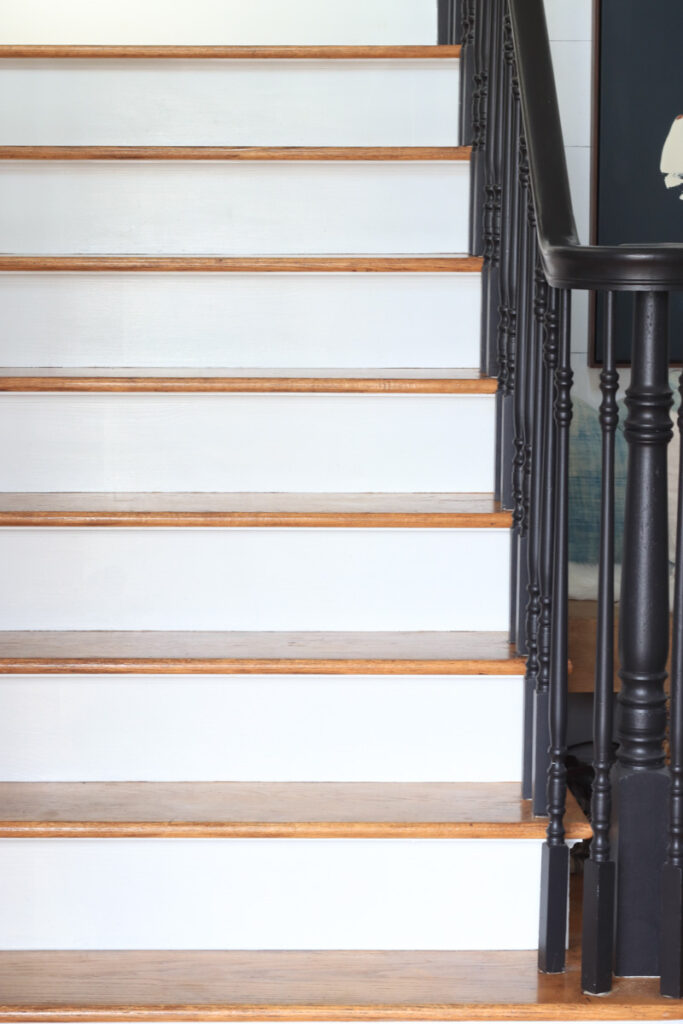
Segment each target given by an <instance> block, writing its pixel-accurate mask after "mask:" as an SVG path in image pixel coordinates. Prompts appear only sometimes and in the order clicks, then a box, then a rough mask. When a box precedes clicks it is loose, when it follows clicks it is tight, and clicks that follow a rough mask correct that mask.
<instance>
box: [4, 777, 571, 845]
mask: <svg viewBox="0 0 683 1024" xmlns="http://www.w3.org/2000/svg"><path fill="white" fill-rule="evenodd" d="M565 821H566V826H567V835H568V837H569V838H572V839H581V838H588V837H590V834H591V833H590V827H589V825H588V823H587V822H586V820H585V818H584V816H583V815H582V813H581V811H580V810H579V808H578V805H577V804H576V802H575V801H574V800H573V798H571V799H570V800H569V802H568V810H567V817H566V819H565ZM545 827H546V821H545V819H541V818H534V817H533V814H532V809H531V802H530V801H525V800H521V799H520V797H519V784H518V783H516V782H496V783H481V782H480V783H448V782H436V783H402V782H389V783H386V782H385V783H377V782H352V783H348V782H28V783H23V782H19V783H17V782H14V783H0V838H3V839H14V838H103V837H117V838H118V837H128V838H142V837H145V838H268V839H270V838H278V839H316V838H344V839H351V838H373V839H375V838H380V839H385V838H386V839H388V838H422V839H511V838H521V839H541V840H542V839H543V838H544V836H545Z"/></svg>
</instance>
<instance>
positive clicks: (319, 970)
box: [0, 876, 680, 1024]
mask: <svg viewBox="0 0 683 1024" xmlns="http://www.w3.org/2000/svg"><path fill="white" fill-rule="evenodd" d="M571 901H572V924H571V928H570V946H569V953H568V957H567V971H566V973H565V974H539V973H538V954H537V953H536V952H535V951H533V950H524V951H518V950H514V951H460V952H452V953H451V952H386V951H369V952H365V951H364V952H358V951H333V952H328V951H316V952H310V951H302V952H299V951H296V952H289V951H286V952H260V951H259V952H242V951H238V952H194V951H193V952H185V951H170V952H167V951H163V952H155V951H151V952H149V951H142V952H12V953H0V992H2V995H1V996H0V1022H6V1024H15V1022H19V1021H27V1020H30V1021H36V1022H55V1024H56V1022H58V1021H77V1022H80V1021H83V1022H86V1021H105V1020H106V1021H150V1022H151V1021H155V1022H161V1021H264V1020H269V1021H337V1020H349V1021H378V1020H384V1021H402V1020H404V1021H415V1020H424V1021H494V1020H501V1021H514V1020H517V1021H532V1020H539V1021H549V1020H556V1021H557V1020H560V1021H561V1020H583V1021H591V1020H623V1021H626V1020H629V1021H632V1020H679V1019H680V1007H679V1004H678V1002H677V1001H676V1000H673V999H666V998H663V997H662V996H660V995H659V979H657V978H615V979H614V987H613V990H612V993H611V995H610V997H609V999H605V998H604V996H589V995H585V994H584V993H583V992H582V990H581V964H580V952H581V951H580V901H581V887H580V885H579V879H578V878H577V877H576V876H573V877H572V880H571Z"/></svg>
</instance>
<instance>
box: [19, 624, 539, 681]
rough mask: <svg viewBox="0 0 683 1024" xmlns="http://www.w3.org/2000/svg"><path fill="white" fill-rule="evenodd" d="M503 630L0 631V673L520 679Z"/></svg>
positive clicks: (519, 661)
mask: <svg viewBox="0 0 683 1024" xmlns="http://www.w3.org/2000/svg"><path fill="white" fill-rule="evenodd" d="M524 671H525V661H524V659H523V658H519V657H517V656H516V655H515V653H514V651H513V649H512V647H511V646H510V644H509V642H508V639H507V634H505V633H443V632H440V633H439V632H419V633H410V632H404V633H376V632H375V633H373V632H362V633H343V632H335V633H313V632H310V633H284V632H282V633H274V632H270V633H266V632H261V633H259V632H242V633H240V632H232V633H228V632H226V633H217V632H168V631H166V632H154V631H148V632H139V633H131V632H102V631H97V630H92V631H88V632H71V631H62V632H54V631H53V632H39V631H30V632H9V631H6V632H0V674H11V675H17V674H33V673H38V674H41V675H52V674H64V673H68V674H74V675H83V674H106V675H121V674H127V673H135V674H138V675H139V674H146V675H179V674H180V675H188V674H195V675H215V674H229V675H280V674H286V675H495V676H508V675H511V676H519V675H524Z"/></svg>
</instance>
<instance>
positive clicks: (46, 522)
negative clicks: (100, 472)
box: [0, 492, 512, 529]
mask: <svg viewBox="0 0 683 1024" xmlns="http://www.w3.org/2000/svg"><path fill="white" fill-rule="evenodd" d="M511 522H512V513H510V512H505V511H503V510H502V509H501V507H500V503H499V502H497V501H494V499H493V496H492V495H490V494H389V493H387V494H276V493H271V494H268V493H258V492H254V493H244V494H238V493H234V494H200V493H187V494H178V493H176V494H168V493H150V494H142V493H141V494H137V493H131V492H122V493H112V494H106V493H74V492H70V493H63V494H59V493H46V492H45V493H43V492H41V493H26V494H20V493H9V492H5V493H0V526H159V527H178V526H216V527H218V526H220V527H240V526H241V527H396V528H406V527H427V528H430V527H431V528H434V527H443V528H456V529H457V528H461V529H462V528H475V529H482V528H506V527H509V526H510V525H511Z"/></svg>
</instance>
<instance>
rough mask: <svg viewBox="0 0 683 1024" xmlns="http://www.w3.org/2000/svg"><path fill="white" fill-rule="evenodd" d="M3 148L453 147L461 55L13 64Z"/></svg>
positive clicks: (2, 116) (0, 124) (7, 71)
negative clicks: (457, 57) (444, 57)
mask: <svg viewBox="0 0 683 1024" xmlns="http://www.w3.org/2000/svg"><path fill="white" fill-rule="evenodd" d="M0 72H1V73H2V82H3V88H4V89H5V90H7V94H8V95H12V97H13V102H12V103H7V104H5V105H4V107H3V109H2V110H1V111H0V143H2V144H3V145H14V146H18V145H55V146H59V145H69V146H75V145H82V146H94V145H109V146H111V145H121V146H453V145H457V142H458V80H459V62H458V61H455V60H441V59H439V60H420V61H416V60H411V61H406V60H386V61H385V60H382V61H380V62H377V61H374V62H373V61H368V60H365V61H355V60H354V61H348V60H334V61H330V60H327V61H321V60H316V61H311V60H274V61H273V60H268V61H265V60H261V61H246V60H233V61H226V60H218V61H217V60H208V61H205V60H194V61H190V60H171V61H169V60H163V61H158V60H157V61H140V60H115V61H109V60H107V61H98V62H96V61H90V60H89V61H84V60H79V61H54V60H53V61H33V60H31V61H5V62H2V64H0Z"/></svg>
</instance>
